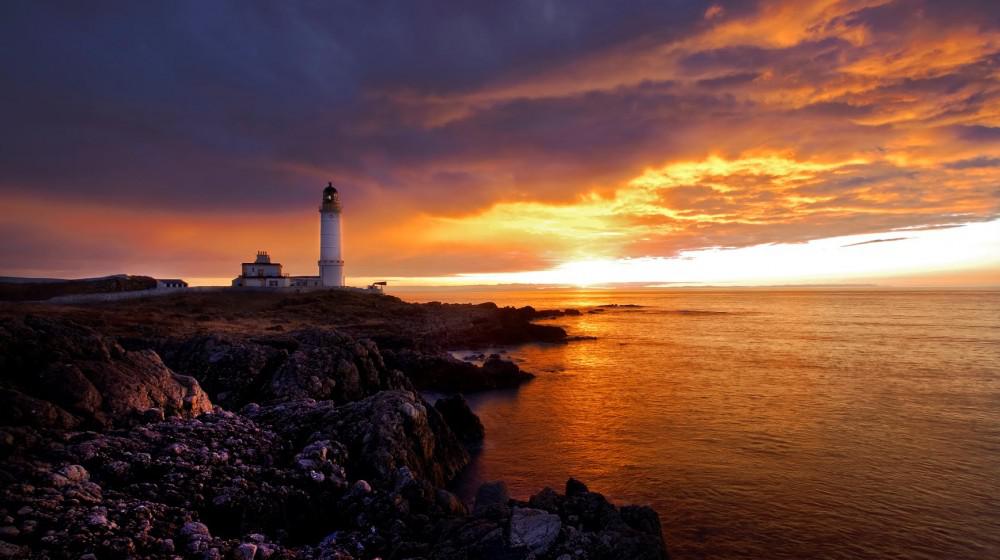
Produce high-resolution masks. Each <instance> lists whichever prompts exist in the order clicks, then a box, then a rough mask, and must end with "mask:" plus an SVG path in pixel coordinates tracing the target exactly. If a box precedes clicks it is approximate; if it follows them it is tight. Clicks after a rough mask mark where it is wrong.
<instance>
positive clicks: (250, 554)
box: [236, 543, 257, 560]
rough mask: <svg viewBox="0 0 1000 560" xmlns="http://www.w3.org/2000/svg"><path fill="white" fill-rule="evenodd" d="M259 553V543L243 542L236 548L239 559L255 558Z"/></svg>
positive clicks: (250, 559)
mask: <svg viewBox="0 0 1000 560" xmlns="http://www.w3.org/2000/svg"><path fill="white" fill-rule="evenodd" d="M256 555H257V545H255V544H253V543H243V544H241V545H240V546H239V547H237V548H236V558H237V560H253V559H254V556H256Z"/></svg>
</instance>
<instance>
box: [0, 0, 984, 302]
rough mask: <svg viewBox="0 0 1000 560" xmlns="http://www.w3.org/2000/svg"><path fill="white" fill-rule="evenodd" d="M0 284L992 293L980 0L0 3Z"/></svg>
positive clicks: (982, 6) (982, 19) (981, 10)
mask: <svg viewBox="0 0 1000 560" xmlns="http://www.w3.org/2000/svg"><path fill="white" fill-rule="evenodd" d="M0 60H2V65H3V66H2V67H3V73H2V74H0V81H2V83H0V85H2V87H0V204H2V208H3V212H2V214H0V234H2V235H0V263H2V265H0V276H37V277H86V276H98V275H104V274H111V273H119V272H124V273H130V274H148V275H153V276H160V277H182V278H187V279H189V280H192V281H194V282H195V283H206V282H207V283H212V282H218V283H228V281H229V279H231V278H232V277H233V276H235V275H236V274H237V273H238V271H239V263H240V262H241V261H244V260H248V259H250V258H252V256H253V255H254V253H255V252H256V251H257V250H258V249H266V250H268V251H270V253H271V255H272V256H273V257H274V259H275V260H277V261H280V262H282V263H283V264H284V265H285V270H286V272H291V273H293V274H315V273H316V272H315V271H316V259H317V258H318V240H317V237H318V230H319V219H318V212H317V207H318V204H319V198H320V192H321V190H322V188H323V187H324V186H325V185H326V182H327V181H330V180H332V181H333V182H334V184H335V185H337V186H338V188H339V189H340V192H341V198H342V201H343V204H344V208H345V211H344V212H345V213H344V223H345V231H344V233H345V250H344V253H345V260H346V263H347V264H346V273H347V276H348V280H349V282H350V283H356V284H360V283H363V282H366V281H369V280H371V279H389V280H390V281H391V282H394V283H411V284H480V283H487V284H488V283H498V282H499V283H508V282H528V283H544V284H571V285H591V284H604V283H618V282H636V283H640V284H643V285H676V284H696V285H697V284H705V283H708V284H798V283H879V284H886V285H906V286H917V285H929V286H964V285H968V286H984V285H993V286H996V285H1000V5H998V4H997V2H996V0H987V1H961V0H959V1H947V2H946V1H939V2H931V1H904V0H899V1H885V0H873V1H863V0H857V1H815V2H811V3H810V2H802V1H792V0H785V1H760V2H751V1H739V2H694V1H686V2H681V1H667V0H656V1H646V2H643V1H636V2H625V3H623V2H619V1H607V2H597V1H592V2H578V1H570V0H567V1H545V0H524V1H521V2H467V1H455V2H372V1H365V0H363V1H358V2H341V1H337V2H309V3H306V2H221V1H201V0H199V1H193V2H15V1H12V2H4V3H3V5H2V6H0Z"/></svg>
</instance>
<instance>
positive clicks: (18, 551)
mask: <svg viewBox="0 0 1000 560" xmlns="http://www.w3.org/2000/svg"><path fill="white" fill-rule="evenodd" d="M24 557H25V550H24V548H23V547H20V546H17V545H16V544H11V543H9V542H7V541H0V558H24Z"/></svg>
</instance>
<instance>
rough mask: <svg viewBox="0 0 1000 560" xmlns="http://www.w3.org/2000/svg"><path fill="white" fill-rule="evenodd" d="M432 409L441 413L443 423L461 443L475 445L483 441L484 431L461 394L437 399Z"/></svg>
mask: <svg viewBox="0 0 1000 560" xmlns="http://www.w3.org/2000/svg"><path fill="white" fill-rule="evenodd" d="M434 408H435V409H437V411H438V412H440V413H441V416H442V417H443V418H444V421H445V423H447V424H448V426H449V427H450V428H451V431H453V432H455V435H456V436H458V439H459V440H461V441H462V443H464V444H466V445H475V444H478V443H481V442H482V441H483V438H484V437H485V435H486V429H485V428H483V423H482V422H481V421H480V420H479V417H478V416H476V415H475V413H473V412H472V409H471V408H469V403H468V401H466V400H465V397H463V396H462V395H461V394H457V395H452V396H450V397H442V398H440V399H438V400H437V402H435V403H434Z"/></svg>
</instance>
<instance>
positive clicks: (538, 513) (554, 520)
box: [510, 507, 562, 555]
mask: <svg viewBox="0 0 1000 560" xmlns="http://www.w3.org/2000/svg"><path fill="white" fill-rule="evenodd" d="M561 528H562V522H561V521H560V520H559V516H558V515H554V514H551V513H547V512H545V511H543V510H540V509H533V508H521V507H516V508H514V511H513V514H512V515H511V518H510V544H511V545H512V546H515V547H519V546H523V547H527V549H528V550H529V551H531V552H532V553H534V554H538V555H542V554H545V553H546V552H548V551H549V548H550V547H551V546H552V543H554V542H555V541H556V539H557V538H559V530H560V529H561Z"/></svg>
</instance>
